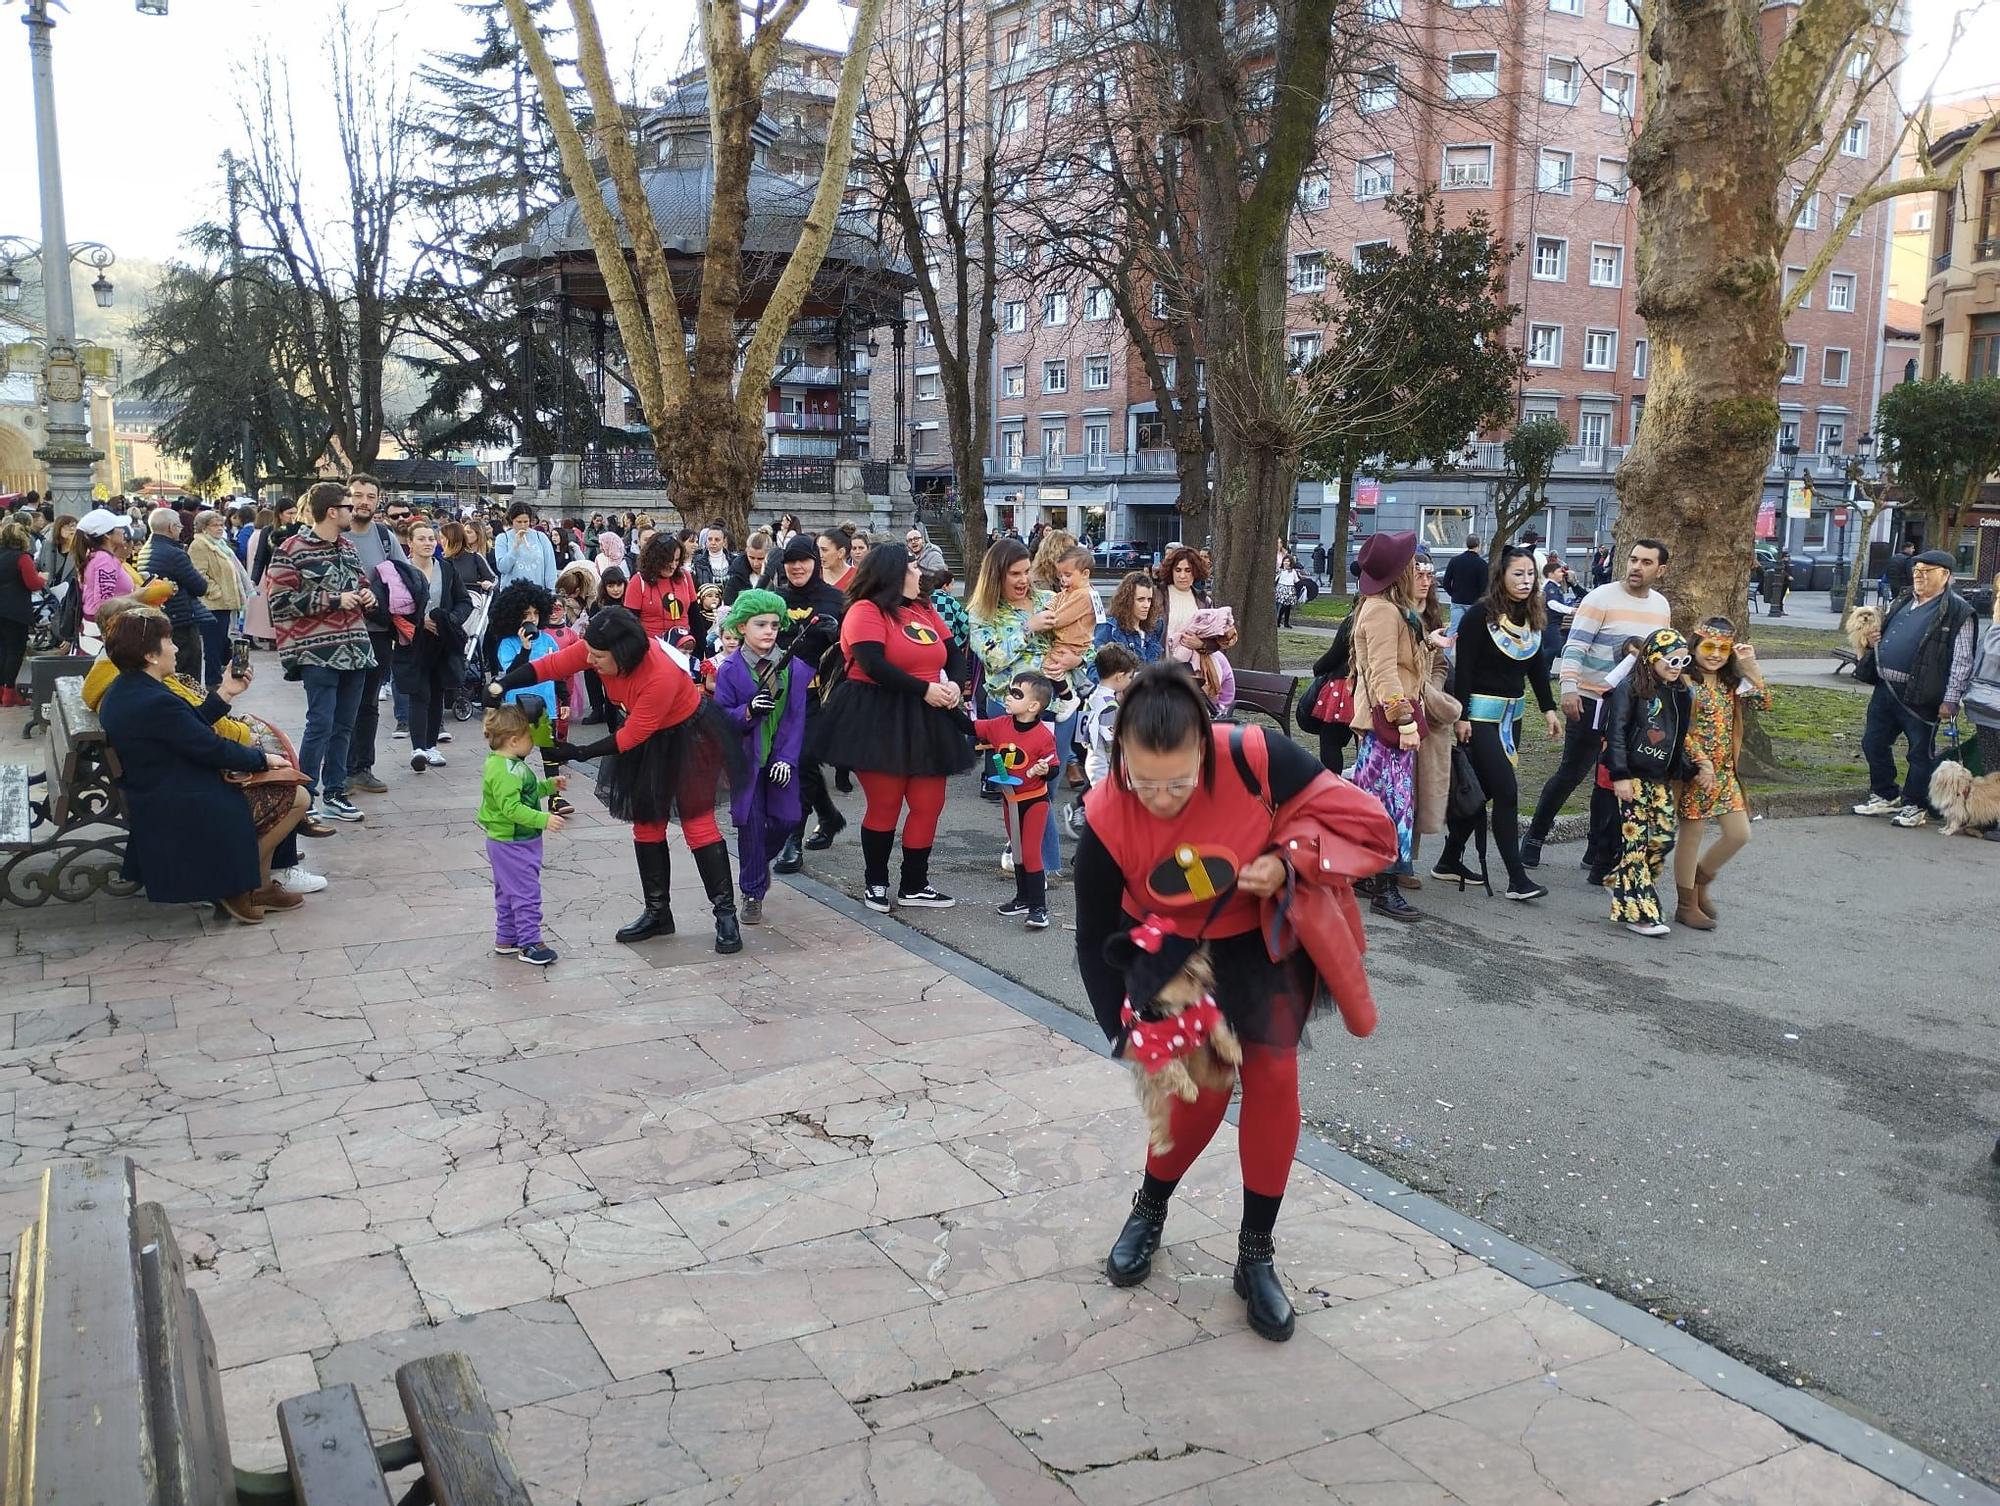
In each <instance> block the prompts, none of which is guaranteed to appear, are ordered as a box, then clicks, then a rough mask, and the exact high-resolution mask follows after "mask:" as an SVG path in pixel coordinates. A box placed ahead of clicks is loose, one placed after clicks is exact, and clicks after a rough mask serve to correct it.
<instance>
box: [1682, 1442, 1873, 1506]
mask: <svg viewBox="0 0 2000 1506" xmlns="http://www.w3.org/2000/svg"><path fill="white" fill-rule="evenodd" d="M1911 1499H1912V1498H1911V1497H1910V1496H1909V1495H1908V1494H1906V1493H1905V1492H1903V1491H1901V1490H1899V1489H1897V1488H1896V1487H1895V1486H1893V1485H1891V1484H1890V1483H1889V1482H1888V1481H1887V1480H1884V1479H1883V1478H1882V1477H1881V1476H1880V1475H1872V1474H1870V1473H1869V1472H1868V1471H1867V1470H1865V1469H1863V1468H1861V1466H1860V1465H1858V1464H1849V1463H1848V1462H1847V1461H1846V1460H1845V1459H1843V1458H1841V1457H1840V1456H1839V1455H1837V1454H1831V1453H1828V1452H1827V1451H1826V1450H1825V1449H1823V1448H1819V1447H1817V1446H1816V1445H1814V1444H1810V1443H1806V1444H1801V1445H1800V1446H1799V1447H1797V1448H1792V1449H1787V1450H1786V1451H1785V1452H1784V1453H1782V1454H1779V1455H1777V1456H1776V1457H1775V1458H1771V1459H1766V1460H1765V1461H1764V1462H1763V1463H1761V1464H1753V1465H1751V1466H1750V1467H1749V1468H1748V1469H1739V1470H1738V1471H1736V1473H1735V1474H1732V1475H1724V1476H1723V1477H1722V1478H1721V1479H1719V1480H1711V1481H1709V1482H1708V1484H1706V1485H1701V1486H1697V1487H1696V1488H1695V1489H1693V1490H1691V1491H1689V1492H1688V1493H1687V1494H1686V1495H1679V1496H1675V1497H1674V1498H1673V1506H1906V1503H1908V1502H1909V1501H1910V1500H1911Z"/></svg>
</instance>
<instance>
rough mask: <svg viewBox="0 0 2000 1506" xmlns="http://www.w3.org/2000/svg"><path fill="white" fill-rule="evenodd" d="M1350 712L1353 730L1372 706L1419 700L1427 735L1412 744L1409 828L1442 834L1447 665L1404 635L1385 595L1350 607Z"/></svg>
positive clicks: (1447, 758) (1450, 709)
mask: <svg viewBox="0 0 2000 1506" xmlns="http://www.w3.org/2000/svg"><path fill="white" fill-rule="evenodd" d="M1352 652H1353V657H1352V661H1351V662H1352V663H1353V665H1354V714H1353V715H1352V716H1351V717H1349V718H1348V725H1349V726H1351V727H1353V728H1354V729H1355V730H1356V731H1358V732H1366V731H1369V730H1371V729H1372V728H1373V727H1374V725H1375V707H1376V706H1377V705H1378V704H1379V703H1381V702H1383V701H1386V700H1388V699H1389V698H1390V697H1392V696H1398V695H1400V696H1406V697H1408V698H1409V699H1411V700H1420V701H1421V702H1422V703H1423V707H1424V716H1425V718H1426V719H1427V720H1428V721H1429V723H1430V728H1431V731H1430V734H1429V735H1428V736H1427V737H1425V738H1424V740H1423V741H1422V742H1421V743H1420V744H1418V746H1417V769H1416V784H1417V809H1416V820H1415V825H1414V829H1415V830H1416V831H1418V832H1437V831H1443V830H1444V810H1445V802H1446V800H1447V797H1448V796H1449V795H1450V793H1451V742H1452V737H1453V731H1452V729H1453V726H1454V725H1455V724H1456V723H1457V721H1458V715H1459V709H1460V708H1459V704H1458V702H1457V701H1456V700H1454V699H1453V698H1452V697H1451V696H1449V695H1446V694H1445V691H1444V682H1445V677H1446V675H1447V673H1448V672H1449V666H1448V665H1447V663H1446V661H1445V657H1444V655H1443V654H1441V653H1438V652H1437V651H1436V650H1435V649H1433V648H1432V647H1431V646H1430V644H1429V643H1428V642H1419V641H1418V640H1417V639H1415V638H1413V637H1411V636H1410V630H1409V627H1408V626H1407V625H1406V624H1405V622H1404V620H1403V614H1402V612H1401V610H1399V609H1398V608H1397V606H1396V604H1395V603H1394V602H1392V601H1390V600H1389V598H1388V597H1386V596H1364V597H1362V598H1361V605H1360V606H1358V607H1356V608H1355V615H1354V647H1353V651H1352Z"/></svg>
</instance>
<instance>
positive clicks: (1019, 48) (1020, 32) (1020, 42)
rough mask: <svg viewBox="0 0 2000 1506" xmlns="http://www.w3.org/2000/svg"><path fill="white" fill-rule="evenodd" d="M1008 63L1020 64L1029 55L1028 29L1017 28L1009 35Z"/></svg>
mask: <svg viewBox="0 0 2000 1506" xmlns="http://www.w3.org/2000/svg"><path fill="white" fill-rule="evenodd" d="M1006 48H1007V61H1008V62H1010V63H1018V62H1020V61H1021V59H1022V58H1024V57H1026V56H1027V55H1028V28H1027V27H1025V26H1017V27H1015V28H1014V29H1013V30H1012V31H1010V32H1008V33H1007V42H1006Z"/></svg>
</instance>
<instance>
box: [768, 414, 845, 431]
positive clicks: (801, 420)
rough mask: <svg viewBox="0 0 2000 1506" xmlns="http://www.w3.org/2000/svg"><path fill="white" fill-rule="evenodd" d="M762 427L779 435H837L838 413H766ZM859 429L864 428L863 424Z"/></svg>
mask: <svg viewBox="0 0 2000 1506" xmlns="http://www.w3.org/2000/svg"><path fill="white" fill-rule="evenodd" d="M764 427H765V428H766V429H775V430H776V431H777V432H778V433H780V434H838V433H839V432H840V415H839V414H838V413H766V414H765V415H764ZM861 427H863V428H866V427H867V424H866V423H865V422H864V423H863V424H862V425H861Z"/></svg>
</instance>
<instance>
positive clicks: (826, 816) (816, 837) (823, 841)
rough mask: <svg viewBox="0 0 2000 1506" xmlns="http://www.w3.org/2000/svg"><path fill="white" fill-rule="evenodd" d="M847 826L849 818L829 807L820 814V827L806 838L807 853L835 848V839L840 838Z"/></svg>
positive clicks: (815, 828)
mask: <svg viewBox="0 0 2000 1506" xmlns="http://www.w3.org/2000/svg"><path fill="white" fill-rule="evenodd" d="M846 826H847V817H845V816H843V815H842V814H841V813H840V812H839V811H838V810H837V809H835V808H834V807H833V806H828V807H827V808H826V809H825V810H823V811H821V812H820V817H819V825H817V826H815V827H814V828H813V834H812V835H811V836H809V837H807V838H806V851H807V852H825V851H826V850H827V848H829V847H831V846H833V839H834V838H835V837H837V836H839V835H840V833H841V831H842V830H843V829H845V827H846Z"/></svg>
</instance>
